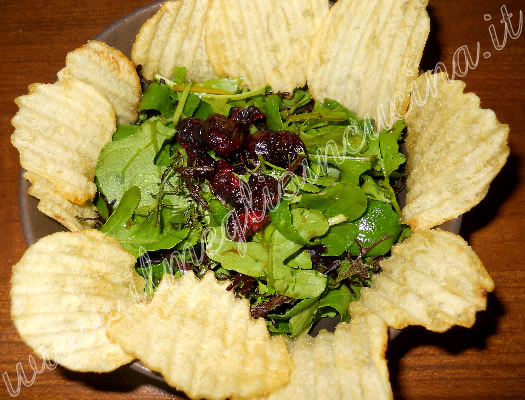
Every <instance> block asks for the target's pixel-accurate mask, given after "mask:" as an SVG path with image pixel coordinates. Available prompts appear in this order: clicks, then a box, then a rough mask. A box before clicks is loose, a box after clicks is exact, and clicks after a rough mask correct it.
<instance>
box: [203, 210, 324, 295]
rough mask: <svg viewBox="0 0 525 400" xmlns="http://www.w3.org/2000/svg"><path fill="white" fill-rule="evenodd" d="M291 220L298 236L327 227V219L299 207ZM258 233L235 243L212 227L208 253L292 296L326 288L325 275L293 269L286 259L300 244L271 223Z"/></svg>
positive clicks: (314, 234)
mask: <svg viewBox="0 0 525 400" xmlns="http://www.w3.org/2000/svg"><path fill="white" fill-rule="evenodd" d="M292 223H293V225H294V227H295V229H296V230H297V232H298V233H299V235H301V237H302V238H303V239H304V240H306V241H309V240H310V239H312V238H314V237H318V236H322V235H324V234H325V233H326V231H327V230H328V222H327V220H326V218H325V217H324V216H323V215H322V214H321V213H320V212H318V211H315V210H305V209H301V208H297V209H294V210H293V211H292ZM256 236H257V241H256V240H255V238H254V240H253V241H251V242H247V243H243V242H234V241H232V240H229V239H227V237H226V233H225V231H224V229H220V230H219V229H215V230H214V235H212V234H211V233H210V235H208V237H207V242H206V243H207V254H208V256H209V257H210V258H211V259H212V260H214V261H216V262H219V263H221V264H222V267H223V268H225V269H227V270H233V271H237V272H241V273H243V274H246V275H249V276H253V277H256V278H259V277H266V278H267V280H268V283H269V284H270V285H271V286H273V287H274V288H275V290H276V291H277V293H279V294H282V295H284V296H288V297H292V298H299V299H303V298H311V297H317V296H319V295H320V294H321V293H322V292H323V291H324V289H325V287H326V277H325V276H324V275H322V274H321V273H319V272H318V271H313V270H302V269H296V268H292V267H290V266H288V265H286V264H285V262H286V260H287V259H288V258H289V257H290V256H292V255H293V254H295V253H297V252H298V251H299V250H300V249H301V247H302V246H301V245H300V244H297V243H294V242H292V241H290V240H288V239H286V238H285V237H284V236H283V235H281V234H280V233H279V231H278V230H277V229H275V227H274V226H273V225H271V224H270V225H269V226H267V227H266V228H265V230H264V231H263V232H262V233H260V234H259V235H256Z"/></svg>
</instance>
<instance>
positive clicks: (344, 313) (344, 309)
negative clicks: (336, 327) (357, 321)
mask: <svg viewBox="0 0 525 400" xmlns="http://www.w3.org/2000/svg"><path fill="white" fill-rule="evenodd" d="M352 300H353V295H352V293H351V292H350V289H348V287H347V286H346V285H344V284H341V285H339V287H338V288H335V289H330V290H329V291H328V292H327V293H326V295H324V296H323V297H322V298H321V301H320V302H319V309H322V308H324V307H330V308H333V309H334V310H336V311H337V313H338V314H339V315H340V316H341V321H342V322H348V321H349V320H350V315H349V314H348V305H349V304H350V302H351V301H352Z"/></svg>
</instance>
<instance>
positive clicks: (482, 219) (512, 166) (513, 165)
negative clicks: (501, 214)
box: [460, 153, 520, 242]
mask: <svg viewBox="0 0 525 400" xmlns="http://www.w3.org/2000/svg"><path fill="white" fill-rule="evenodd" d="M519 164H520V158H519V157H518V156H517V155H516V154H512V153H511V155H510V156H509V158H508V160H507V163H506V164H505V165H504V166H503V168H502V170H501V171H500V173H499V174H498V175H497V176H496V178H495V179H494V180H493V181H492V183H491V185H490V188H489V191H488V193H487V196H486V197H485V198H484V199H483V200H482V201H481V203H479V204H478V205H477V206H475V207H474V208H473V209H472V210H470V211H468V212H467V213H465V214H464V215H463V221H462V224H461V231H460V234H461V236H462V237H463V238H464V239H465V240H466V241H467V242H468V241H469V239H470V235H471V234H472V232H476V231H478V230H480V229H481V228H482V227H484V226H485V225H487V224H488V223H489V222H490V221H491V220H492V219H494V217H495V216H496V214H497V213H498V209H499V208H500V206H501V205H502V204H503V203H505V201H506V200H507V199H508V197H509V196H510V195H511V194H512V192H513V191H514V190H515V189H516V187H517V185H518V181H519V172H518V169H519Z"/></svg>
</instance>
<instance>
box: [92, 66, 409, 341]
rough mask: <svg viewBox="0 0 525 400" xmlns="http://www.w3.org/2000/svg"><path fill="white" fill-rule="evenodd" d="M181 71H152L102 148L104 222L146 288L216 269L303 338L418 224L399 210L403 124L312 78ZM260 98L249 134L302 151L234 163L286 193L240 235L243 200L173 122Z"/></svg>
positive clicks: (283, 330)
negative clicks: (257, 78) (233, 229)
mask: <svg viewBox="0 0 525 400" xmlns="http://www.w3.org/2000/svg"><path fill="white" fill-rule="evenodd" d="M184 76H185V71H184V69H183V68H176V69H175V71H174V74H173V76H172V77H161V76H159V75H156V76H155V81H154V82H150V83H149V86H148V87H147V89H146V90H145V91H144V95H143V98H142V101H141V103H140V105H139V108H138V110H139V118H138V120H137V121H136V122H135V123H134V124H132V125H127V126H119V127H118V129H117V131H116V133H115V134H114V136H113V141H112V142H110V143H108V144H107V145H106V146H105V147H104V149H103V150H102V152H101V153H100V156H99V159H98V163H97V167H96V183H97V185H98V189H99V194H98V197H97V198H96V201H95V204H96V205H97V207H98V209H99V213H100V215H101V219H103V220H104V221H105V222H104V223H103V224H102V225H101V226H100V229H101V230H102V231H103V232H105V233H106V234H108V235H110V236H113V237H115V238H117V239H118V240H119V241H120V242H121V244H122V245H123V246H124V247H125V248H126V249H127V250H129V251H130V252H131V253H132V254H134V255H135V256H137V257H138V261H137V271H138V272H139V273H140V274H141V275H143V276H144V277H145V278H146V281H147V289H146V290H147V291H148V293H153V292H154V291H155V288H156V286H157V285H158V283H159V282H160V280H161V279H162V276H163V275H164V274H166V273H170V274H175V275H176V276H181V275H182V274H183V273H184V272H185V271H188V270H193V271H194V272H195V273H196V274H197V275H198V276H202V275H203V274H204V273H205V272H206V271H209V270H212V271H214V273H215V275H216V277H217V279H219V280H229V281H230V282H231V283H230V285H229V286H228V290H233V291H235V293H236V294H237V295H238V296H241V297H246V298H247V299H249V301H250V305H251V312H252V316H254V317H264V318H265V319H266V321H267V326H268V329H269V331H270V332H271V333H272V334H279V335H287V336H289V337H292V338H293V337H297V336H298V335H300V334H302V333H305V332H308V331H309V330H310V329H311V327H312V326H313V325H314V324H315V323H316V322H318V321H319V320H320V319H321V318H324V317H337V318H339V319H340V320H341V321H348V320H349V319H350V316H349V315H348V311H347V310H348V304H349V302H351V301H354V300H357V299H358V298H359V293H360V288H361V287H363V286H366V285H368V284H369V283H370V279H371V276H372V274H374V273H377V272H379V266H378V263H379V260H380V259H381V258H382V257H384V256H387V255H388V253H389V251H390V248H391V247H392V245H393V244H395V243H396V242H397V241H398V240H401V239H402V238H404V237H406V236H407V235H409V234H410V231H409V229H408V228H407V227H405V226H402V225H401V224H400V222H399V214H400V207H399V205H398V203H397V199H396V191H397V190H398V188H397V187H396V186H395V184H396V183H397V182H398V181H400V180H402V178H403V176H404V174H403V173H402V172H400V171H399V168H400V167H402V165H403V163H404V161H405V158H404V156H403V154H402V153H401V152H400V150H399V141H400V140H401V138H402V133H403V130H404V127H405V125H404V122H403V121H398V122H397V123H396V124H394V126H393V127H391V128H390V129H389V130H384V131H382V132H379V133H377V132H375V130H374V121H372V120H362V119H359V118H357V117H356V116H355V114H353V113H352V112H351V111H349V110H348V109H346V108H345V107H343V106H342V105H341V104H339V103H337V102H336V101H334V100H326V101H325V102H323V103H320V102H318V101H314V100H313V99H312V97H311V95H310V93H309V92H308V90H306V89H297V90H295V91H294V93H292V94H291V95H289V96H281V95H278V94H275V93H273V92H272V90H271V88H269V87H263V88H259V89H257V90H254V91H249V90H247V89H243V90H240V89H239V86H240V83H241V79H240V78H218V79H213V80H210V81H206V82H198V83H194V82H184V81H183V77H184ZM252 106H253V107H256V108H257V109H258V110H260V111H262V112H263V114H264V118H263V119H261V120H257V121H255V122H253V123H251V124H250V126H249V134H254V133H255V132H257V131H260V130H264V131H290V132H293V134H295V135H297V137H298V138H300V139H301V141H302V143H303V144H304V148H305V149H306V152H303V153H302V154H300V156H299V157H298V158H297V160H296V161H294V163H293V164H294V165H293V166H292V165H289V167H288V168H285V167H283V166H279V165H275V164H272V163H270V162H268V160H266V159H264V157H261V156H260V155H259V159H258V163H257V164H256V165H255V166H254V165H249V166H248V167H247V168H245V169H244V170H242V171H237V172H235V173H234V176H235V177H236V178H238V180H239V181H240V182H243V184H245V185H248V182H249V181H250V178H251V177H253V176H260V175H263V176H269V177H272V178H274V179H275V180H277V181H278V182H279V185H280V186H279V188H280V194H279V195H280V198H279V200H280V201H278V202H276V204H272V205H271V206H270V207H269V208H268V210H265V214H264V215H266V214H267V215H266V217H265V218H267V219H265V220H264V221H265V222H264V224H262V225H261V226H262V228H261V229H257V231H256V232H255V233H254V234H253V235H251V236H249V237H248V238H247V240H238V239H239V238H234V237H232V235H231V234H229V232H228V229H227V227H226V225H227V220H228V218H230V217H231V216H232V214H234V213H235V210H234V209H233V208H232V207H231V205H230V204H228V203H227V202H225V201H224V199H222V198H220V196H219V197H217V196H216V192H214V191H213V190H212V189H213V187H212V185H211V184H210V179H212V178H211V177H210V176H206V177H205V178H203V177H202V176H196V175H194V174H193V175H192V171H193V170H192V168H194V169H195V168H196V169H197V170H199V167H192V166H190V163H189V161H188V160H189V158H190V154H189V150H188V149H187V148H186V147H184V146H182V145H181V143H180V142H179V141H178V140H177V137H178V136H177V133H178V132H177V127H178V124H179V122H180V121H181V120H183V119H185V118H190V117H191V118H197V119H201V120H206V119H207V118H208V117H210V115H212V114H221V115H223V116H225V117H228V118H231V115H232V112H234V110H239V109H241V108H242V109H248V108H249V107H252ZM206 153H207V155H206V157H207V156H210V157H212V158H213V159H214V160H215V161H219V160H227V161H229V162H232V163H233V164H235V163H236V162H238V159H235V160H232V158H231V157H230V158H228V157H222V156H219V155H218V154H216V153H215V151H213V150H210V149H207V150H206ZM201 169H203V168H201ZM203 171H204V172H206V168H204V169H203ZM250 182H251V181H250ZM254 190H255V189H254Z"/></svg>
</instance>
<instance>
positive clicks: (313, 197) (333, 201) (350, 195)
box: [299, 182, 367, 221]
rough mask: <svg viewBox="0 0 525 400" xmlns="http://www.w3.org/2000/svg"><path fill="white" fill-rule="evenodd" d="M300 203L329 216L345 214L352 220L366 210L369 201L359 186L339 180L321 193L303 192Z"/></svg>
mask: <svg viewBox="0 0 525 400" xmlns="http://www.w3.org/2000/svg"><path fill="white" fill-rule="evenodd" d="M299 205H301V206H303V207H306V208H311V209H315V210H318V211H321V212H322V213H323V214H324V215H325V216H326V217H327V218H331V217H335V216H336V215H339V214H343V215H345V216H346V218H347V219H348V221H352V220H354V219H356V218H358V217H360V216H361V215H362V214H363V213H364V212H365V210H366V205H367V201H366V195H365V193H364V192H363V190H362V189H361V188H360V187H359V186H357V185H355V184H352V183H349V182H338V183H337V184H335V185H334V186H330V187H328V188H326V189H325V190H324V191H323V192H321V193H319V194H309V193H307V194H303V195H302V197H301V200H300V201H299Z"/></svg>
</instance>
